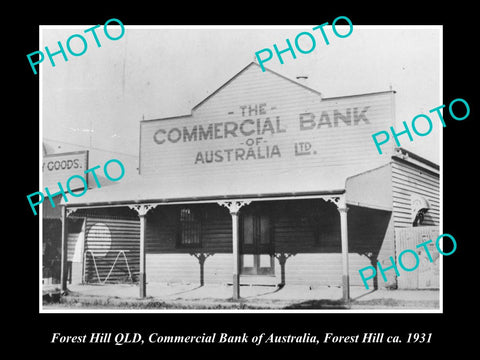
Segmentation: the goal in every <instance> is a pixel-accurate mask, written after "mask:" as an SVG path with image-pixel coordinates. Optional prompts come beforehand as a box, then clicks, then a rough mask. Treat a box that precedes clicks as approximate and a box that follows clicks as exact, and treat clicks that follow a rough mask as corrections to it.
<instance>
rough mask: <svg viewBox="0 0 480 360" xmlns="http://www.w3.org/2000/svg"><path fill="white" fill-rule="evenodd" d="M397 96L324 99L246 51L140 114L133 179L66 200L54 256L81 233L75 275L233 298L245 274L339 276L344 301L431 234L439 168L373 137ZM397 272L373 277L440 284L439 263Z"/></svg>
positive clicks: (278, 281) (389, 118) (389, 121)
mask: <svg viewBox="0 0 480 360" xmlns="http://www.w3.org/2000/svg"><path fill="white" fill-rule="evenodd" d="M394 98H395V92H394V91H384V92H377V93H369V94H359V95H349V96H342V97H332V98H325V97H323V96H322V94H321V93H319V92H317V91H315V90H313V89H311V88H309V87H306V86H305V85H303V84H301V83H299V82H296V81H292V80H290V79H288V78H285V77H284V76H282V75H280V74H278V73H275V72H273V71H270V70H268V69H267V70H266V71H265V72H262V70H261V68H260V67H259V65H258V64H256V63H254V62H252V63H250V64H249V65H248V66H246V67H245V68H244V69H242V70H241V71H240V72H239V73H237V74H236V75H235V76H234V77H233V78H231V79H230V80H229V81H228V82H226V83H225V84H224V85H223V86H221V87H220V88H219V89H218V90H216V91H215V92H213V93H212V94H211V95H210V96H208V97H207V98H205V99H204V100H203V101H202V102H200V103H199V104H198V105H196V106H195V107H194V108H193V109H192V111H191V113H190V114H187V115H182V116H176V117H172V118H164V119H152V120H143V121H141V122H140V134H139V136H140V151H139V174H138V176H136V177H135V178H134V179H131V180H129V181H123V180H122V181H119V182H118V183H116V184H113V185H112V186H108V187H102V188H92V189H90V190H89V191H87V192H86V194H85V195H83V196H82V197H78V198H73V197H71V198H70V199H69V201H68V202H66V203H65V202H62V209H63V211H62V214H63V259H66V252H67V249H68V248H71V247H72V246H73V247H74V246H77V244H74V245H72V244H68V242H72V241H73V242H75V243H78V242H80V243H81V246H77V248H81V249H82V257H81V260H80V261H81V264H82V266H79V267H75V268H78V269H81V270H79V271H81V274H80V276H78V277H77V278H79V279H81V281H82V282H84V283H105V282H136V283H138V284H139V296H140V297H145V296H146V294H147V290H148V289H147V286H148V284H149V283H155V282H158V283H199V284H200V285H203V284H214V283H219V284H228V286H231V287H232V296H233V298H234V299H238V298H239V297H240V296H241V293H240V289H241V285H244V284H250V285H251V284H257V285H274V286H283V285H288V284H296V285H307V286H331V287H342V288H343V297H344V299H345V300H348V299H349V296H350V295H349V292H350V287H352V286H362V287H363V286H364V285H363V282H362V280H361V278H360V275H359V272H358V270H359V269H361V268H364V267H366V266H368V265H373V266H376V265H377V262H380V263H381V264H385V266H384V268H385V267H387V266H389V265H390V264H391V263H390V261H389V257H393V258H396V257H397V256H398V254H399V253H400V252H401V251H402V250H403V249H405V248H414V246H415V245H414V244H413V243H414V242H415V241H417V242H418V243H420V242H423V241H422V239H424V238H425V236H428V237H429V238H431V236H433V235H432V234H433V233H435V232H438V225H439V219H440V214H439V207H440V204H439V166H438V165H436V164H434V163H432V162H430V161H428V160H425V159H423V158H421V157H419V156H417V155H415V154H413V153H411V152H409V151H406V150H404V149H401V148H395V147H394V146H393V144H392V145H388V146H384V147H382V150H383V154H381V155H380V154H379V153H378V151H377V149H376V147H375V144H374V143H373V141H372V134H373V133H375V132H378V131H381V130H385V129H388V128H389V127H390V126H392V125H394V120H395V119H394V117H395V108H394ZM73 220H75V221H76V222H77V223H78V221H83V223H82V224H83V225H82V226H77V227H76V228H77V232H76V233H72V232H71V231H69V226H68V224H69V222H70V221H73ZM402 231H403V232H402ZM405 231H406V232H407V233H406V234H405ZM412 234H413V235H412ZM412 236H413V237H412ZM415 239H417V240H415ZM434 239H435V238H434ZM412 244H413V245H412ZM432 253H433V250H432ZM436 261H437V260H436ZM434 265H435V264H434ZM437 265H438V264H437ZM64 267H65V266H64ZM377 273H379V272H378V271H377ZM425 273H427V275H425ZM62 274H63V275H64V276H63V280H62V287H63V289H66V287H67V279H66V276H65V272H64V271H63V272H62ZM419 274H423V275H421V276H423V278H422V277H421V276H420V275H419ZM412 276H413V277H415V278H409V277H412ZM425 276H426V277H425ZM402 277H403V275H402V276H400V277H398V278H397V277H396V276H395V273H394V271H390V272H389V276H388V281H387V282H385V281H384V280H383V279H382V277H381V276H379V275H378V276H377V277H376V278H374V279H371V280H369V286H370V287H371V288H372V287H373V288H382V287H388V288H402V287H403V288H421V287H427V288H431V287H438V268H437V270H435V269H433V270H431V269H430V270H428V269H427V270H425V271H424V272H422V271H418V272H417V273H415V274H413V273H412V274H408V275H405V276H404V277H403V278H404V279H405V281H403V282H402Z"/></svg>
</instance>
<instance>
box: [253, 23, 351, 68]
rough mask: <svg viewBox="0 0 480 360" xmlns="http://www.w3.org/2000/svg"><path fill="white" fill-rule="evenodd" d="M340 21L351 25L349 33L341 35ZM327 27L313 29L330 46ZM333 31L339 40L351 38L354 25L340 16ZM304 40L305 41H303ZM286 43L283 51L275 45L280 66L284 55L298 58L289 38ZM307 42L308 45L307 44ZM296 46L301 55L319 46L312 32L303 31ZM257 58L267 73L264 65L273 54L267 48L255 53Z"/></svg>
mask: <svg viewBox="0 0 480 360" xmlns="http://www.w3.org/2000/svg"><path fill="white" fill-rule="evenodd" d="M338 20H345V21H346V22H347V23H348V25H349V30H348V33H346V34H340V33H339V32H338V31H337V28H336V27H335V26H336V24H337V21H338ZM327 25H328V22H326V23H323V24H322V25H318V26H315V27H314V28H312V30H319V31H320V33H321V34H322V38H323V41H324V42H325V44H326V45H329V44H330V41H329V40H328V37H327V34H326V33H325V29H324V27H325V26H327ZM332 31H333V33H334V34H335V36H337V37H339V38H346V37H349V36H350V35H351V34H352V32H353V24H352V22H351V21H350V19H349V18H348V17H346V16H339V17H337V18H336V19H335V20H333V22H332ZM302 38H303V39H304V40H301V39H302ZM285 42H286V43H287V45H286V48H285V49H283V50H279V49H278V45H277V44H273V49H274V50H275V54H276V55H277V58H278V60H279V61H280V64H282V65H283V64H284V61H283V58H282V54H284V53H286V52H289V53H290V54H291V56H292V58H293V59H296V58H297V55H296V54H295V50H294V49H293V46H292V43H291V42H290V39H288V38H287V39H285ZM305 42H306V43H307V44H305ZM294 44H295V49H297V51H298V52H299V53H301V54H310V53H311V52H312V51H313V50H315V47H316V46H317V41H316V40H315V36H314V35H312V34H311V33H310V32H307V31H302V32H300V33H298V34H297V36H295V40H294ZM262 53H266V56H265V57H263V58H262V57H261V56H260V55H261V54H262ZM255 56H256V57H257V60H258V64H259V65H260V67H261V68H262V71H265V67H264V66H263V64H264V63H266V62H267V61H270V60H271V59H272V57H273V52H272V50H270V49H269V48H265V49H262V50H259V51H257V52H256V53H255Z"/></svg>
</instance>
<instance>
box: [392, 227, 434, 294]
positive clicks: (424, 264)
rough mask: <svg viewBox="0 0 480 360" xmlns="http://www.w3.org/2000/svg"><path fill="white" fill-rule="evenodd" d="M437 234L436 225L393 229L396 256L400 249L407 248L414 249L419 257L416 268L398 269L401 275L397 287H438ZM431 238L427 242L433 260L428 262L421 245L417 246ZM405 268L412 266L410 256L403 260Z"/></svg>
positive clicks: (412, 260) (413, 261)
mask: <svg viewBox="0 0 480 360" xmlns="http://www.w3.org/2000/svg"><path fill="white" fill-rule="evenodd" d="M438 235H439V230H438V227H436V226H419V227H411V228H400V229H395V239H396V248H397V261H396V263H397V264H398V256H399V254H400V253H402V251H404V250H407V249H412V250H415V252H416V253H417V255H418V258H419V265H418V268H417V269H415V270H414V271H411V272H406V271H403V270H402V269H400V271H401V276H399V277H398V288H399V289H438V288H439V287H440V258H439V253H438V251H437V250H436V249H435V240H436V239H437V237H438ZM430 239H431V240H433V241H432V242H431V243H430V244H428V250H429V252H430V254H431V256H432V259H433V262H430V260H429V259H428V255H427V253H426V251H425V249H424V248H423V247H420V248H417V247H416V246H417V245H418V244H421V243H423V242H425V241H428V240H430ZM403 264H404V266H405V267H406V268H413V267H414V266H415V260H414V259H413V258H412V257H409V258H407V257H406V256H405V259H404V260H403Z"/></svg>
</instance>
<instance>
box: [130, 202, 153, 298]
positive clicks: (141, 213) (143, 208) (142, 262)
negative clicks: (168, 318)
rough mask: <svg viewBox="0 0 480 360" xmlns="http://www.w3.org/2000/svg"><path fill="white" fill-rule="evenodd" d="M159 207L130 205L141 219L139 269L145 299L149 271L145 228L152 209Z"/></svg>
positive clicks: (140, 291)
mask: <svg viewBox="0 0 480 360" xmlns="http://www.w3.org/2000/svg"><path fill="white" fill-rule="evenodd" d="M156 206H157V205H156V204H155V205H150V204H141V205H128V207H129V208H130V209H132V210H135V211H136V212H137V213H138V217H139V218H140V254H139V255H140V269H139V274H138V276H139V279H138V281H139V293H140V294H139V296H140V297H141V298H145V297H146V296H147V271H146V263H145V227H146V216H147V213H148V211H149V210H150V209H153V208H154V207H156Z"/></svg>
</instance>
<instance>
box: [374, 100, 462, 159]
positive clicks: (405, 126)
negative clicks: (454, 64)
mask: <svg viewBox="0 0 480 360" xmlns="http://www.w3.org/2000/svg"><path fill="white" fill-rule="evenodd" d="M456 102H461V103H463V104H464V105H465V108H466V109H467V111H466V113H465V115H464V116H463V117H458V116H456V115H455V114H454V113H453V111H452V107H453V104H455V103H456ZM444 107H445V105H444V104H443V105H440V106H437V107H436V108H434V109H431V110H429V112H430V113H433V112H436V113H437V115H438V117H439V119H440V121H441V122H442V126H443V127H446V126H447V125H446V124H445V120H444V119H443V116H442V113H441V112H440V109H443V108H444ZM448 112H449V113H450V116H451V117H452V118H454V119H455V120H458V121H462V120H465V119H466V118H467V117H468V115H470V106H468V103H467V102H466V101H465V100H463V99H460V98H458V99H455V100H453V101H452V102H451V103H450V105H449V106H448ZM418 119H425V121H426V122H427V124H428V129H427V130H426V131H423V132H421V131H419V130H418V128H417V126H416V121H417V120H418ZM411 125H412V129H413V132H414V133H415V134H417V135H418V136H427V135H428V134H430V132H431V131H432V129H433V125H432V120H431V119H430V118H429V117H428V116H427V115H425V114H418V115H417V116H415V117H414V118H413V119H412V124H411ZM403 126H404V128H405V130H404V131H401V132H399V133H396V132H395V129H394V128H393V126H390V131H391V133H392V135H393V138H394V139H395V143H396V144H397V146H401V145H400V141H398V137H399V136H400V135H403V134H407V135H408V138H409V139H410V141H413V136H412V133H411V132H410V129H409V128H408V125H407V123H406V122H405V121H404V122H403ZM381 134H384V135H385V138H384V140H383V141H381V142H378V140H377V137H378V136H379V135H381ZM372 138H373V142H374V143H375V146H376V147H377V150H378V153H379V154H380V155H381V154H382V150H381V149H380V145H383V144H386V143H387V142H388V141H389V140H390V135H389V133H388V132H387V131H384V130H382V131H379V132H377V133H375V134H373V135H372Z"/></svg>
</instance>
